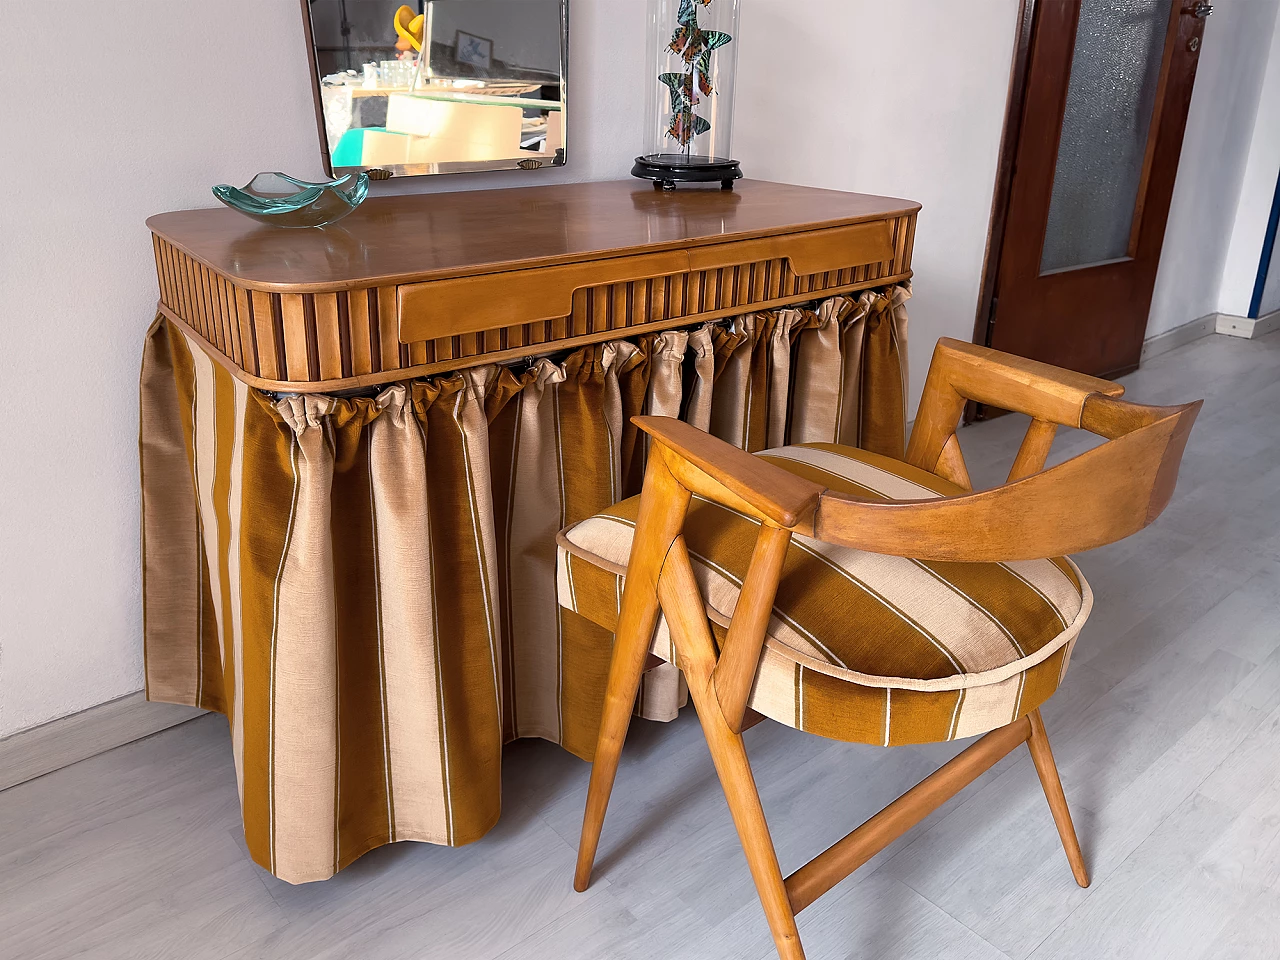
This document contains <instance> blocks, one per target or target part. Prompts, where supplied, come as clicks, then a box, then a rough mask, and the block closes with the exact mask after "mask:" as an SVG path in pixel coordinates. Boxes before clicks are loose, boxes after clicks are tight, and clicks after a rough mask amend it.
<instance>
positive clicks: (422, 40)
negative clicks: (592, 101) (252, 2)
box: [303, 0, 568, 176]
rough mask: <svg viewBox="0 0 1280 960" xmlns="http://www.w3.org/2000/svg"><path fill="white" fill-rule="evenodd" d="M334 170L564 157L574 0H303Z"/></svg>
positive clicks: (505, 165) (532, 162)
mask: <svg viewBox="0 0 1280 960" xmlns="http://www.w3.org/2000/svg"><path fill="white" fill-rule="evenodd" d="M303 3H304V7H305V9H306V15H307V17H308V21H309V26H310V30H309V37H310V41H311V46H312V66H313V70H314V80H315V88H316V96H317V102H318V106H317V116H318V119H320V120H321V123H322V128H323V129H322V131H321V138H322V141H323V146H324V150H325V154H326V157H327V159H328V161H329V167H330V171H331V172H332V173H333V174H334V175H338V176H340V175H342V174H343V173H348V172H350V171H352V170H370V169H381V170H385V171H387V172H389V173H390V174H392V175H395V176H414V175H420V174H431V173H462V172H468V171H472V170H492V169H515V168H521V169H538V168H540V167H543V166H547V167H550V166H559V165H561V164H563V163H564V162H565V63H566V60H567V57H566V53H567V48H568V33H567V31H568V19H567V9H566V8H567V3H568V0H415V2H414V3H412V4H402V3H399V2H394V0H303Z"/></svg>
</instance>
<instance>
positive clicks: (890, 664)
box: [557, 340, 1200, 960]
mask: <svg viewBox="0 0 1280 960" xmlns="http://www.w3.org/2000/svg"><path fill="white" fill-rule="evenodd" d="M1123 392H1124V391H1123V388H1122V387H1121V386H1120V385H1119V384H1115V383H1110V382H1108V381H1106V380H1099V379H1096V378H1094V377H1088V376H1084V375H1082V374H1079V373H1075V372H1073V371H1070V370H1062V369H1059V368H1056V367H1051V366H1048V365H1047V364H1043V363H1038V362H1036V361H1034V360H1028V359H1025V358H1023V357H1016V356H1011V355H1009V354H1003V353H999V352H997V351H995V350H991V349H989V348H986V347H981V346H975V345H973V344H967V343H959V342H957V341H954V340H940V341H939V342H938V346H937V348H936V350H935V351H934V355H933V362H932V364H931V365H930V367H929V376H928V379H927V380H926V381H925V387H924V394H923V396H922V397H921V401H920V409H919V412H918V414H917V416H916V420H915V425H914V427H913V428H912V432H911V438H910V441H909V442H908V444H907V449H906V456H905V458H904V460H902V461H898V460H891V459H888V458H886V457H883V456H877V455H875V454H872V453H867V452H864V451H862V450H856V449H853V448H850V447H843V446H837V445H835V444H825V443H807V444H800V445H798V446H788V447H779V448H777V449H774V450H767V451H765V452H763V453H760V454H755V455H752V454H750V453H746V452H744V451H743V450H740V449H737V448H735V447H733V446H731V445H729V444H727V443H725V442H724V441H722V440H719V439H716V438H715V437H712V436H709V435H707V434H705V433H702V432H700V431H698V430H696V429H694V428H693V427H691V426H689V425H688V424H686V423H681V422H679V421H677V420H672V419H668V418H662V417H639V418H637V419H636V420H635V423H636V424H637V426H638V427H639V428H640V429H641V430H642V431H644V433H645V434H647V435H648V438H649V441H650V448H649V455H648V463H647V466H646V472H645V480H644V487H643V490H642V492H641V494H640V496H639V497H636V498H634V499H632V500H625V501H623V502H621V503H618V504H615V505H614V506H613V507H611V508H610V509H608V510H606V511H605V512H603V513H600V514H597V515H596V516H594V517H590V518H588V519H586V520H583V521H581V522H580V523H576V524H574V525H572V526H570V527H568V528H566V529H564V530H562V531H561V532H560V534H559V537H558V543H559V553H558V580H557V593H558V596H559V599H560V603H561V604H562V605H563V606H565V607H567V608H569V609H570V610H573V611H576V612H577V613H578V614H580V615H582V616H584V617H587V618H589V619H590V620H593V621H594V622H596V623H597V624H600V625H601V626H603V627H605V628H606V629H607V630H609V631H611V632H612V633H613V635H614V640H613V645H612V651H611V654H610V666H609V682H608V685H607V688H606V690H605V695H604V707H603V712H602V715H601V720H600V731H599V735H598V737H597V738H596V749H595V758H594V761H593V765H592V770H591V782H590V784H589V786H588V788H587V802H586V812H585V814H584V816H583V821H582V841H581V843H580V844H579V846H578V864H577V868H576V870H575V873H574V887H575V888H576V889H577V890H585V889H586V888H587V885H588V884H589V883H590V882H591V871H592V867H593V864H594V862H595V855H596V850H597V847H598V844H599V842H600V831H601V828H602V826H603V824H604V816H605V811H606V809H607V807H608V803H609V793H610V791H611V790H612V788H613V780H614V777H615V775H616V774H617V770H618V759H619V757H620V756H621V752H622V745H623V742H624V740H625V738H626V733H627V726H628V724H629V723H630V719H631V714H632V710H633V708H634V705H635V703H636V697H637V693H638V692H639V690H640V686H641V678H642V675H643V671H644V670H645V668H646V666H647V665H649V664H650V662H651V661H652V660H653V657H654V654H656V655H657V656H658V657H659V658H661V659H664V660H668V661H671V662H674V663H675V664H676V665H677V666H678V667H679V668H680V670H681V672H682V674H683V676H684V678H685V681H686V682H687V684H688V690H689V694H690V696H691V697H692V698H693V702H694V705H695V706H696V708H697V711H698V719H699V721H700V723H701V724H702V730H703V733H704V734H705V735H706V738H707V746H708V747H709V748H710V750H711V758H712V760H713V761H714V763H715V767H716V773H717V774H718V775H719V777H720V782H721V784H722V785H723V787H724V792H725V799H726V800H727V801H728V804H729V811H730V813H731V814H732V815H733V822H734V826H735V827H736V828H737V830H738V836H739V838H740V839H741V840H742V848H743V852H744V853H745V854H746V857H747V865H748V867H750V869H751V875H752V878H753V879H754V880H755V884H756V891H757V892H758V893H759V895H760V903H761V906H762V907H763V908H764V914H765V918H766V919H767V920H768V922H769V929H770V932H771V933H772V934H773V941H774V946H776V947H777V949H778V955H779V957H780V958H781V960H804V949H803V948H802V947H801V945H800V934H799V930H798V928H797V926H796V914H798V913H799V912H800V911H802V910H804V909H805V908H806V907H808V906H809V905H810V904H812V903H813V902H814V901H815V900H817V899H818V898H819V897H821V896H822V895H823V894H824V893H826V892H827V891H828V890H830V889H831V888H832V887H834V886H835V885H836V884H837V883H839V882H840V881H841V880H842V879H844V877H846V876H848V875H849V874H850V873H851V872H852V871H854V870H856V869H858V868H859V867H860V866H862V865H863V864H865V863H867V862H868V861H869V860H870V859H871V858H872V857H874V856H875V855H876V854H877V853H878V852H879V851H881V850H883V849H884V848H885V847H886V846H888V845H889V844H890V843H892V842H893V841H894V840H895V839H896V838H897V837H899V836H901V835H902V834H903V833H905V832H906V831H907V830H909V829H911V827H912V826H914V825H915V824H916V823H919V822H920V821H921V820H922V819H924V818H925V817H927V816H928V815H929V814H930V813H932V812H933V811H934V810H937V809H938V808H939V807H940V806H941V805H942V804H944V803H945V802H946V801H947V799H948V798H950V797H952V796H954V795H955V794H956V793H957V792H959V791H960V790H963V789H964V788H965V786H967V785H968V784H970V783H972V782H973V781H974V780H975V779H976V778H977V777H978V776H980V775H981V774H982V773H983V771H985V770H989V769H990V768H991V767H992V766H993V765H994V764H995V763H996V762H998V761H999V760H1000V758H1002V757H1004V756H1006V755H1008V754H1009V752H1010V751H1012V750H1014V749H1015V748H1017V747H1019V746H1021V745H1022V744H1024V743H1025V744H1026V745H1027V749H1028V751H1029V752H1030V754H1031V761H1032V764H1033V765H1034V766H1035V769H1036V773H1037V774H1038V776H1039V778H1040V784H1041V786H1042V787H1043V788H1044V794H1045V799H1046V800H1047V801H1048V803H1049V811H1050V813H1051V814H1052V815H1053V820H1054V824H1055V826H1056V827H1057V828H1058V835H1059V837H1060V838H1061V840H1062V845H1063V849H1064V851H1065V852H1066V855H1067V861H1068V863H1069V864H1070V866H1071V872H1072V874H1073V875H1074V877H1075V879H1076V882H1077V883H1079V884H1080V885H1081V886H1088V884H1089V871H1088V867H1087V865H1086V864H1085V859H1084V853H1083V851H1082V850H1081V849H1080V842H1079V840H1078V838H1077V837H1076V832H1075V827H1074V826H1073V824H1072V823H1071V814H1070V811H1069V810H1068V808H1067V799H1066V795H1065V793H1064V792H1063V789H1062V782H1061V780H1060V779H1059V777H1058V769H1057V765H1056V764H1055V763H1054V760H1053V752H1052V750H1051V749H1050V747H1049V739H1048V735H1047V733H1046V732H1045V728H1044V721H1043V719H1042V718H1041V716H1040V710H1039V707H1040V705H1041V704H1042V703H1043V702H1044V701H1045V700H1047V699H1048V698H1049V697H1050V696H1051V695H1052V694H1053V692H1054V691H1055V690H1056V689H1057V688H1058V685H1059V683H1061V681H1062V677H1063V675H1064V673H1065V672H1066V669H1067V663H1068V661H1069V659H1070V657H1071V650H1072V647H1073V646H1074V644H1075V642H1076V638H1077V637H1078V636H1079V634H1080V628H1081V627H1082V626H1083V625H1084V622H1085V620H1086V619H1088V616H1089V612H1090V611H1091V610H1092V608H1093V594H1092V592H1091V591H1090V590H1089V585H1088V584H1087V583H1085V581H1084V578H1083V577H1082V576H1081V575H1080V571H1079V569H1077V568H1076V566H1075V564H1074V563H1072V562H1071V561H1070V560H1068V559H1066V557H1065V555H1066V554H1070V553H1076V552H1079V551H1083V550H1089V549H1092V548H1094V547H1100V546H1103V545H1104V544H1108V543H1114V542H1116V541H1117V540H1121V539H1123V538H1124V537H1127V536H1129V535H1130V534H1133V533H1137V532H1138V531H1139V530H1141V529H1143V528H1144V527H1145V526H1147V525H1148V524H1149V523H1151V522H1152V521H1153V520H1155V518H1156V517H1158V516H1159V515H1160V512H1161V511H1162V510H1163V509H1164V508H1165V506H1166V505H1167V504H1168V503H1169V499H1170V497H1171V496H1172V495H1173V489H1174V483H1175V482H1176V480H1177V476H1178V465H1179V463H1180V462H1181V460H1182V452H1183V450H1184V448H1185V446H1186V442H1187V436H1188V434H1189V433H1190V431H1191V425H1192V424H1193V423H1194V422H1195V418H1196V414H1197V413H1198V412H1199V410H1200V402H1199V401H1196V402H1193V403H1186V404H1180V405H1177V406H1168V407H1158V406H1151V405H1147V404H1138V403H1130V402H1128V401H1125V400H1121V399H1119V398H1120V394H1122V393H1123ZM970 401H972V402H975V403H982V404H989V405H991V406H995V407H1001V408H1003V409H1006V410H1014V411H1018V412H1021V413H1024V414H1027V415H1028V416H1029V417H1030V420H1031V422H1030V425H1029V426H1028V428H1027V433H1026V436H1025V437H1024V438H1023V441H1022V446H1021V447H1020V448H1019V449H1018V452H1017V454H1016V455H1015V456H1014V459H1013V464H1012V465H1011V466H1010V468H1009V476H1008V479H1007V480H1006V481H1005V483H1003V484H1002V485H1000V486H998V487H993V488H991V489H987V490H977V491H975V490H974V489H973V484H972V483H971V481H970V477H969V470H968V466H967V465H966V463H965V460H964V455H963V453H962V452H961V450H960V442H959V440H958V439H957V437H956V425H957V423H958V421H959V419H960V417H961V415H962V412H963V410H964V405H965V404H966V402H970ZM1059 427H1073V428H1080V429H1083V430H1087V431H1089V432H1091V433H1093V434H1095V435H1097V436H1099V437H1102V438H1103V440H1104V442H1103V443H1101V444H1099V445H1097V446H1094V447H1092V448H1090V449H1089V450H1087V451H1086V452H1084V453H1082V454H1080V455H1078V456H1076V457H1073V458H1071V459H1069V460H1067V461H1066V462H1064V463H1059V464H1055V465H1053V466H1047V459H1048V456H1049V452H1050V447H1051V445H1052V443H1053V438H1054V435H1055V433H1056V432H1057V430H1058V428H1059ZM761 717H767V718H771V719H773V720H776V721H778V722H780V723H785V724H787V725H788V726H792V727H795V728H797V729H800V730H804V731H806V732H808V733H813V734H817V735H819V736H823V737H828V738H831V739H837V740H847V741H854V742H860V743H872V744H882V745H884V746H895V745H898V744H914V743H928V742H932V741H941V740H955V739H958V738H968V737H975V736H976V737H978V739H977V740H976V741H975V742H974V743H972V744H971V745H970V746H968V747H967V748H966V749H965V750H963V751H962V752H961V753H960V754H958V755H957V756H955V757H952V758H951V759H950V760H948V761H947V762H946V763H945V764H943V765H942V766H941V767H940V768H939V769H937V770H935V771H934V772H933V773H931V774H930V775H929V776H928V777H926V778H925V779H924V780H922V781H920V783H918V784H916V785H915V786H914V787H912V788H911V789H910V790H908V791H907V792H906V793H904V794H903V795H902V796H900V797H898V799H896V800H894V801H893V802H892V803H890V804H889V805H888V806H886V807H885V808H884V809H882V810H880V811H879V812H878V813H876V814H875V815H873V816H872V817H871V818H869V819H868V820H866V821H865V822H864V823H863V824H862V825H860V826H858V827H856V828H854V829H853V830H852V831H851V832H850V833H848V834H847V835H846V836H845V837H844V838H843V839H841V840H838V841H836V842H835V843H834V844H832V845H831V846H830V847H828V848H827V849H826V850H825V851H823V852H822V853H819V854H818V855H817V856H816V857H814V858H813V859H812V860H810V861H809V862H808V863H806V864H804V865H803V866H801V867H800V868H799V869H797V870H796V871H795V872H793V873H792V874H790V875H789V876H785V877H784V876H783V875H782V872H781V869H780V868H779V864H778V857H777V853H776V852H775V850H774V846H773V839H772V837H771V836H770V832H769V827H768V824H767V823H766V821H765V816H764V808H763V806H762V805H761V803H760V795H759V792H758V790H757V788H756V784H755V777H754V775H753V774H752V772H751V765H750V762H749V760H748V758H747V751H746V744H745V742H744V740H743V738H742V731H743V730H745V729H746V728H747V726H749V725H750V724H751V723H753V722H755V721H756V720H758V719H761ZM979 735H981V736H979ZM825 812H827V811H804V813H806V814H816V813H825Z"/></svg>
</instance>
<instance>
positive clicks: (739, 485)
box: [632, 417, 823, 528]
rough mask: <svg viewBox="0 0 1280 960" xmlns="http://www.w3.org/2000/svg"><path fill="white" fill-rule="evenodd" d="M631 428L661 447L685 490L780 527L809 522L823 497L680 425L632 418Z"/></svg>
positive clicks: (819, 489)
mask: <svg viewBox="0 0 1280 960" xmlns="http://www.w3.org/2000/svg"><path fill="white" fill-rule="evenodd" d="M632 423H634V424H635V425H636V426H637V427H639V428H640V429H641V430H643V431H644V432H645V433H647V434H649V436H651V437H653V438H654V439H655V440H656V441H658V444H660V445H661V447H662V448H665V450H666V451H667V452H668V461H667V465H668V467H669V468H670V469H671V472H672V473H673V474H674V475H675V477H676V479H677V480H679V481H680V483H681V484H682V485H684V486H685V487H686V488H687V489H689V490H691V491H692V492H694V493H696V494H699V495H701V496H703V497H706V498H707V499H710V500H715V501H717V502H720V503H726V504H728V505H729V506H734V507H738V508H739V509H741V508H743V507H746V508H747V510H748V511H749V512H751V513H754V514H756V515H758V516H762V517H766V518H768V519H769V520H771V521H773V522H774V523H775V524H777V525H778V526H780V527H788V528H790V527H795V526H797V525H798V524H800V523H801V522H802V521H804V520H805V519H806V518H808V517H811V516H812V514H813V510H814V508H815V507H816V506H817V503H818V497H819V496H820V495H821V494H822V491H823V488H822V487H820V486H818V484H816V483H812V482H810V481H808V480H805V479H804V478H802V477H797V476H796V475H795V474H793V473H788V472H787V471H786V470H783V469H782V468H781V467H779V466H776V465H775V464H772V463H770V462H769V461H767V460H762V459H760V458H759V457H757V456H753V455H752V454H750V453H747V452H746V451H745V450H741V449H739V448H738V447H735V446H733V445H732V444H730V443H725V442H724V441H723V440H720V439H718V438H716V437H713V436H711V435H710V434H708V433H703V432H702V431H701V430H699V429H697V428H696V427H691V426H690V425H689V424H687V423H684V422H682V421H680V420H675V419H673V418H671V417H635V418H633V420H632ZM654 452H658V451H656V450H655V451H654ZM690 468H692V469H690ZM726 494H727V496H726Z"/></svg>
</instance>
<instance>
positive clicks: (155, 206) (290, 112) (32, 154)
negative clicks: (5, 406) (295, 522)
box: [0, 0, 644, 736]
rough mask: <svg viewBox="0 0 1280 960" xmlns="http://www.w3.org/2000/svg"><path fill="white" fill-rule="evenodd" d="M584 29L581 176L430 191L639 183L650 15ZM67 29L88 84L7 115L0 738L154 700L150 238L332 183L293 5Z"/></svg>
mask: <svg viewBox="0 0 1280 960" xmlns="http://www.w3.org/2000/svg"><path fill="white" fill-rule="evenodd" d="M54 6H55V5H52V4H47V3H44V2H39V0H36V2H23V3H18V2H10V0H0V37H3V38H4V48H5V51H6V58H5V62H4V67H5V73H6V76H8V77H10V78H25V77H28V76H33V77H38V78H42V79H44V78H45V77H46V62H47V58H48V56H49V55H50V53H51V52H52V51H54V49H55V48H54V47H51V46H50V32H49V31H50V26H49V15H50V11H51V9H53V7H54ZM572 8H573V13H572V17H573V22H572V26H571V36H572V37H573V52H574V56H575V60H574V62H573V64H572V65H571V66H572V69H573V76H572V79H573V81H574V83H573V87H572V89H571V91H570V96H571V98H572V99H571V100H570V103H571V110H572V119H571V121H570V124H571V126H570V138H571V142H570V147H569V150H570V154H569V156H570V161H569V166H567V167H566V168H565V169H563V170H557V171H548V172H540V173H539V174H524V173H502V174H487V175H480V176H455V177H440V178H435V179H433V180H431V181H430V182H429V185H428V188H429V189H450V190H459V189H475V188H478V187H488V186H504V187H511V186H517V185H520V184H522V183H526V184H527V183H548V182H552V181H555V180H585V179H602V178H609V177H625V176H626V175H627V172H628V171H629V170H630V168H631V161H632V159H633V158H634V156H635V155H636V153H637V152H638V145H639V142H640V139H641V138H640V131H639V121H638V118H639V117H640V116H641V115H642V110H643V106H644V94H643V90H642V88H641V85H640V83H639V82H638V81H639V76H640V73H641V71H642V68H643V59H644V43H643V42H642V38H643V36H644V5H643V4H642V3H635V2H632V0H577V2H575V3H573V4H572ZM57 9H58V10H59V11H60V12H59V16H60V17H62V18H63V19H66V20H68V21H69V22H75V23H76V24H77V25H78V26H77V31H78V35H79V36H81V37H84V38H89V39H88V40H87V41H86V42H84V43H77V44H75V53H74V57H73V58H72V59H73V60H74V62H75V64H76V66H77V68H78V69H79V70H80V71H81V72H82V75H83V79H82V82H76V83H71V82H68V83H63V84H58V85H45V84H37V85H36V86H34V87H31V88H30V92H29V93H25V94H24V95H23V96H13V95H6V96H4V97H3V98H0V180H2V181H3V182H4V184H5V191H4V194H5V197H4V200H3V202H2V203H0V346H2V347H3V349H2V350H0V385H2V386H3V389H4V394H5V396H6V397H7V398H8V402H9V403H10V413H9V415H8V418H7V427H6V430H5V451H4V456H3V457H0V545H2V547H3V549H0V736H4V735H6V734H9V733H12V732H14V731H15V730H20V729H22V728H24V727H28V726H32V725H34V724H37V723H41V722H43V721H45V720H49V719H52V718H54V717H58V716H62V715H65V714H68V713H72V712H74V711H77V710H80V709H83V708H85V707H88V706H91V705H93V704H95V703H100V702H103V701H105V700H109V699H112V698H114V697H118V696H122V695H123V694H126V693H129V692H132V691H134V690H137V689H139V688H141V686H142V644H141V639H140V636H141V613H140V601H139V589H138V578H139V571H138V496H137V487H138V476H137V470H138V467H137V402H138V401H137V383H138V363H139V359H140V357H141V351H142V340H143V334H144V333H145V331H146V329H147V326H148V325H149V324H150V322H151V319H152V317H153V316H154V313H155V301H156V296H157V291H156V282H155V266H154V262H153V260H152V254H151V241H150V238H149V234H148V233H147V230H146V227H145V226H144V224H143V222H144V221H145V219H146V218H147V217H148V216H150V215H151V214H153V213H159V212H161V211H164V210H179V209H183V208H190V207H204V206H214V205H216V201H215V200H214V199H213V197H212V196H211V195H210V193H209V187H210V185H212V184H215V183H223V182H230V183H236V184H240V183H244V182H246V181H247V180H248V179H249V178H250V177H252V175H253V174H254V173H256V172H258V171H260V170H285V171H289V172H292V173H295V174H297V175H300V176H304V177H306V176H317V177H318V176H320V175H321V173H322V171H321V167H320V147H319V140H318V137H317V134H316V127H315V117H314V113H313V110H312V101H311V87H310V81H309V79H308V73H307V58H306V51H305V49H304V47H303V42H302V27H301V20H300V15H299V10H298V4H297V0H217V2H216V3H215V2H203V3H174V2H168V0H130V2H127V3H124V2H110V3H101V2H89V0H81V2H75V3H72V4H70V5H69V6H68V5H66V4H64V5H61V6H58V7H57ZM626 38H634V39H635V42H631V41H630V40H626ZM620 40H622V41H623V42H620ZM55 46H56V45H55ZM135 57H136V58H137V59H136V62H137V63H141V64H145V65H146V67H145V72H141V73H136V74H135V73H133V72H131V70H130V67H131V65H132V64H133V63H134V62H135ZM63 59H64V60H65V59H66V58H65V57H64V58H63ZM117 79H118V80H121V81H125V82H126V85H125V86H124V88H123V89H124V93H115V92H113V85H112V81H113V80H117ZM97 81H101V82H97ZM23 89H26V88H25V87H24V88H23ZM42 91H48V92H47V93H42ZM415 189H420V187H415Z"/></svg>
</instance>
